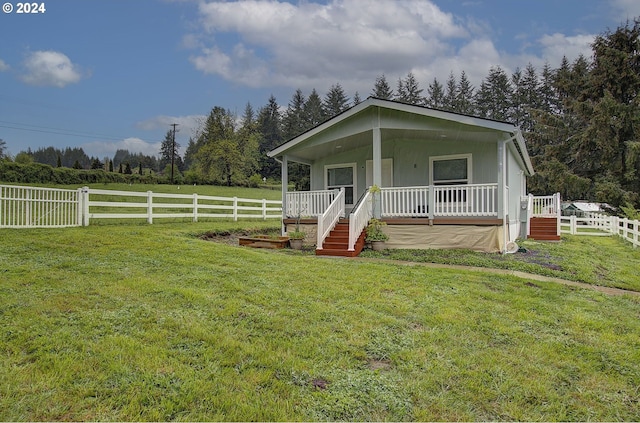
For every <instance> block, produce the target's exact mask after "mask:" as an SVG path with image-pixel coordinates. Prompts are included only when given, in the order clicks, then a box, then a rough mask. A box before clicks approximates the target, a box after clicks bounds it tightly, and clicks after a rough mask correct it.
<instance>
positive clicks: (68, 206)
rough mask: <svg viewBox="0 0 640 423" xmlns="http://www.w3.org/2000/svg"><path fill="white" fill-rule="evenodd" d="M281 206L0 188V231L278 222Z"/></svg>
mask: <svg viewBox="0 0 640 423" xmlns="http://www.w3.org/2000/svg"><path fill="white" fill-rule="evenodd" d="M281 217H282V202H280V201H276V200H264V199H263V200H255V199H250V198H238V197H233V198H230V197H215V196H205V195H198V194H163V193H154V192H151V191H147V192H132V191H112V190H100V189H89V188H87V187H85V188H81V189H78V190H62V189H50V188H35V187H20V186H6V185H0V228H20V227H67V226H81V225H84V226H87V225H89V223H90V221H91V220H93V219H145V220H146V221H147V222H148V223H153V221H154V220H155V219H166V218H187V219H191V220H192V221H194V222H197V221H198V219H208V218H216V219H217V218H228V219H233V220H238V219H240V218H245V219H262V220H266V219H280V218H281Z"/></svg>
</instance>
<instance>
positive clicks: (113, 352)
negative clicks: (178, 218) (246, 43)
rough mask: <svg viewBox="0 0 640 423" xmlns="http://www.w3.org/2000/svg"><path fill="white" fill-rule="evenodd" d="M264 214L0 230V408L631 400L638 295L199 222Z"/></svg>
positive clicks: (429, 412) (512, 416)
mask: <svg viewBox="0 0 640 423" xmlns="http://www.w3.org/2000/svg"><path fill="white" fill-rule="evenodd" d="M274 226H276V227H277V226H278V223H275V224H274V222H259V221H258V222H246V221H245V222H239V223H233V222H223V221H220V222H213V223H197V224H154V225H151V226H149V225H136V226H116V225H110V226H90V227H87V228H72V229H61V230H48V229H45V230H2V232H1V234H2V237H0V355H1V359H0V420H3V421H27V420H29V421H37V420H191V421H201V420H207V421H211V420H243V421H249V420H251V421H253V420H287V421H299V420H314V421H315V420H395V421H407V420H483V421H486V420H531V421H533V420H545V421H557V420H566V421H578V420H580V421H586V420H601V421H602V420H615V421H620V420H638V419H640V402H639V401H638V386H640V370H639V368H638V365H637V363H638V362H640V319H638V317H640V302H639V300H638V299H637V298H635V297H631V296H622V297H620V296H616V297H611V296H607V295H605V294H601V293H597V292H593V291H590V290H582V289H577V288H572V287H566V286H563V285H559V284H553V283H544V282H533V281H527V280H523V279H519V278H515V277H510V276H494V275H487V274H484V273H480V272H473V271H459V270H449V269H431V268H426V267H421V266H401V265H395V264H388V263H372V262H364V261H354V260H341V259H321V258H316V257H312V256H308V255H304V254H282V253H281V252H278V251H270V250H256V249H249V248H240V247H235V246H229V245H225V244H221V243H213V242H208V241H203V240H201V239H199V238H198V235H199V234H201V233H204V232H207V231H213V230H215V231H229V230H235V229H238V230H239V229H247V227H252V228H263V229H264V228H272V229H273V227H274ZM575 242H578V243H581V242H582V241H581V240H575ZM598 242H600V241H598ZM565 244H566V247H562V248H567V249H568V250H572V251H573V250H574V248H571V247H572V246H573V247H576V245H575V244H574V241H573V238H571V239H570V240H569V242H566V243H565ZM558 245H562V244H558ZM599 251H600V255H601V256H602V260H603V261H606V257H607V254H608V246H607V245H601V246H600V250H599ZM574 253H575V251H574ZM634 254H637V252H634ZM580 260H581V262H584V261H587V259H586V258H581V259H580ZM585 272H586V271H585Z"/></svg>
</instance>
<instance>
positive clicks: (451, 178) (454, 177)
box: [429, 154, 471, 185]
mask: <svg viewBox="0 0 640 423" xmlns="http://www.w3.org/2000/svg"><path fill="white" fill-rule="evenodd" d="M429 168H430V169H431V183H432V184H433V185H467V184H470V183H471V154H455V155H451V156H436V157H431V158H429Z"/></svg>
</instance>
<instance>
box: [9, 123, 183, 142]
mask: <svg viewBox="0 0 640 423" xmlns="http://www.w3.org/2000/svg"><path fill="white" fill-rule="evenodd" d="M16 125H17V126H16ZM176 125H177V124H176ZM0 128H7V129H15V130H18V131H28V132H39V133H44V134H54V135H65V136H70V137H78V138H98V139H106V140H112V141H122V140H124V139H127V138H131V137H124V136H121V137H118V136H113V135H104V134H96V133H92V132H85V131H76V130H73V129H63V128H51V127H48V126H39V125H30V124H26V123H17V122H7V121H2V120H0ZM147 142H153V143H157V142H162V141H159V140H149V141H147Z"/></svg>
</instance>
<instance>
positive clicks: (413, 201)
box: [381, 184, 498, 218]
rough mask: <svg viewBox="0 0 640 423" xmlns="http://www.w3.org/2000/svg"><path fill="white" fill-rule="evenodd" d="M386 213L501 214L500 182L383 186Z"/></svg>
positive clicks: (413, 215)
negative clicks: (499, 211)
mask: <svg viewBox="0 0 640 423" xmlns="http://www.w3.org/2000/svg"><path fill="white" fill-rule="evenodd" d="M381 203H382V217H429V218H433V217H478V216H482V217H484V216H496V217H497V216H498V184H471V185H438V186H433V185H431V186H423V187H395V188H382V189H381Z"/></svg>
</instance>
